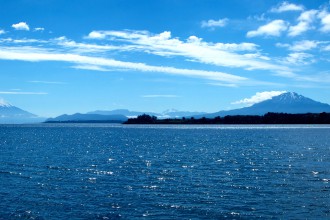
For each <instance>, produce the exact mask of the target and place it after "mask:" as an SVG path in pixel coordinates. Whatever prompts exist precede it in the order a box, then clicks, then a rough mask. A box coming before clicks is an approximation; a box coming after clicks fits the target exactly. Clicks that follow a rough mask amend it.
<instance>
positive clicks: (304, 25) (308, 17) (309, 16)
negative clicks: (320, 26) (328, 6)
mask: <svg viewBox="0 0 330 220" xmlns="http://www.w3.org/2000/svg"><path fill="white" fill-rule="evenodd" d="M317 13H318V11H317V10H309V11H304V12H302V13H301V14H300V16H299V18H298V19H297V20H298V22H299V23H298V24H297V25H295V26H290V28H289V33H288V35H289V36H291V37H295V36H298V35H300V34H302V33H304V32H306V31H308V30H310V29H313V26H312V23H313V22H314V20H315V18H316V15H317Z"/></svg>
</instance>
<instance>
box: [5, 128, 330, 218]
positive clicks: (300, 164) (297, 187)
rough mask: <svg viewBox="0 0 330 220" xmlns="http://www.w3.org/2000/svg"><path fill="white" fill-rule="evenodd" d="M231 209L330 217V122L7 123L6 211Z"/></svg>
mask: <svg viewBox="0 0 330 220" xmlns="http://www.w3.org/2000/svg"><path fill="white" fill-rule="evenodd" d="M224 218H228V219H253V218H261V219H265V218H266V219H269V218H275V219H306V218H307V219H324V218H330V126H303V125H302V126H301V125H298V126H295V125H293V126H283V125H281V126H275V125H274V126H262V125H259V126H195V125H189V126H174V125H173V126H161V125H157V126H143V125H141V126H136V125H132V126H123V125H100V124H98V125H94V124H89V125H88V124H87V125H83V124H78V125H74V124H72V125H68V124H67V125H61V124H56V125H53V124H46V125H1V126H0V219H1V220H2V219H6V220H7V219H224Z"/></svg>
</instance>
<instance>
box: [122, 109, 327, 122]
mask: <svg viewBox="0 0 330 220" xmlns="http://www.w3.org/2000/svg"><path fill="white" fill-rule="evenodd" d="M123 124H330V113H325V112H322V113H306V114H288V113H271V112H269V113H267V114H265V115H262V116H259V115H228V116H225V117H220V116H218V117H215V118H205V117H202V118H194V117H190V118H185V117H183V118H167V119H158V118H157V117H156V116H150V115H147V114H143V115H139V116H138V117H137V118H129V119H128V120H127V121H126V122H124V123H123Z"/></svg>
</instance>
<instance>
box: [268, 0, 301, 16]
mask: <svg viewBox="0 0 330 220" xmlns="http://www.w3.org/2000/svg"><path fill="white" fill-rule="evenodd" d="M303 10H304V6H302V5H296V4H293V3H289V2H286V1H285V2H282V3H281V4H280V5H278V6H277V7H273V8H272V9H271V10H270V11H271V12H274V13H282V12H287V11H303Z"/></svg>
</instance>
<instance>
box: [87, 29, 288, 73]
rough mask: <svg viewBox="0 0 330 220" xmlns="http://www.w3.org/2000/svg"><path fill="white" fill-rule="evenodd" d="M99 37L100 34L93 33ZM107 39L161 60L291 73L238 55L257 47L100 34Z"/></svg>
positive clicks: (160, 36)
mask: <svg viewBox="0 0 330 220" xmlns="http://www.w3.org/2000/svg"><path fill="white" fill-rule="evenodd" d="M93 33H94V34H95V33H96V31H93ZM99 34H100V35H102V36H103V37H104V38H106V39H109V40H111V41H117V42H120V43H123V42H126V43H127V45H125V48H126V47H127V46H131V47H130V49H132V50H133V49H134V50H136V51H140V52H143V53H150V54H155V55H158V56H165V57H168V56H181V57H184V58H186V60H189V61H195V62H200V63H204V64H212V65H215V66H224V67H234V68H244V69H246V70H254V69H263V70H271V71H280V70H281V71H282V70H287V68H286V67H283V66H280V65H276V64H274V63H271V62H267V61H265V59H264V58H261V56H260V54H259V53H257V54H258V56H255V57H252V56H245V55H244V54H240V53H238V52H237V51H243V50H256V49H257V47H258V45H256V44H253V43H242V44H223V43H212V42H205V41H203V39H201V38H198V37H196V36H190V37H189V38H188V39H187V40H186V41H181V40H180V39H178V38H172V37H171V32H169V31H165V32H163V33H160V34H156V35H155V34H151V33H149V32H146V31H100V33H99Z"/></svg>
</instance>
